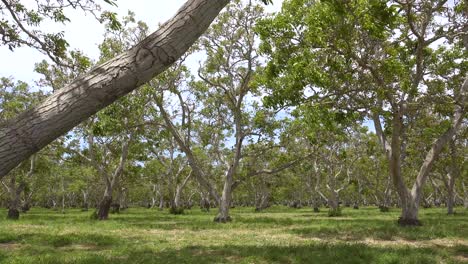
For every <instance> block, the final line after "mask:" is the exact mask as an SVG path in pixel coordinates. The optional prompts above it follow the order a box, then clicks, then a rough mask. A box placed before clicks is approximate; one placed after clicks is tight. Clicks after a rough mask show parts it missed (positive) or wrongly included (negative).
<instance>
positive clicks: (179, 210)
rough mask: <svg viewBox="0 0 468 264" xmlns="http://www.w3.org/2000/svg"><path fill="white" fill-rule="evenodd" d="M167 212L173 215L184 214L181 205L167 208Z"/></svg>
mask: <svg viewBox="0 0 468 264" xmlns="http://www.w3.org/2000/svg"><path fill="white" fill-rule="evenodd" d="M169 213H171V214H173V215H182V214H184V208H183V207H171V208H170V209H169Z"/></svg>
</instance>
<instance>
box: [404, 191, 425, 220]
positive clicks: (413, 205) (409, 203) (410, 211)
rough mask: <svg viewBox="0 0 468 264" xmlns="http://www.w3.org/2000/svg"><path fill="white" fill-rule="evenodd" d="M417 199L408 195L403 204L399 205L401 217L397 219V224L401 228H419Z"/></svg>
mask: <svg viewBox="0 0 468 264" xmlns="http://www.w3.org/2000/svg"><path fill="white" fill-rule="evenodd" d="M418 212H419V199H418V198H417V197H414V196H413V195H411V194H409V193H408V197H407V198H406V199H405V202H404V203H403V202H402V203H401V216H400V218H399V219H398V224H400V225H401V226H420V225H421V222H420V221H419V220H418Z"/></svg>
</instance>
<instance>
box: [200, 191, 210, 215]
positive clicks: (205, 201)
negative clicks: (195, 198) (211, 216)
mask: <svg viewBox="0 0 468 264" xmlns="http://www.w3.org/2000/svg"><path fill="white" fill-rule="evenodd" d="M210 207H211V205H210V199H209V195H205V193H203V192H200V209H201V210H202V211H203V212H209V211H210Z"/></svg>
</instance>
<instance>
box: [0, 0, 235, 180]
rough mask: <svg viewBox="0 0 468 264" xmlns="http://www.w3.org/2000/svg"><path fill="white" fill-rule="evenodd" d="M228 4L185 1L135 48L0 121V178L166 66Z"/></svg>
mask: <svg viewBox="0 0 468 264" xmlns="http://www.w3.org/2000/svg"><path fill="white" fill-rule="evenodd" d="M228 3H229V0H191V1H187V2H186V3H185V4H184V5H183V6H182V8H181V9H179V11H178V12H177V14H176V15H175V16H174V17H173V18H172V19H170V20H169V21H168V22H166V23H165V24H163V25H162V26H161V27H160V28H159V29H158V30H157V31H156V32H154V33H152V34H151V35H149V36H148V37H147V38H146V39H144V40H143V41H141V42H140V43H138V44H137V45H136V46H135V47H133V48H131V49H130V50H128V51H126V52H124V53H123V54H121V55H119V56H117V57H115V58H114V59H112V60H110V61H108V62H105V63H103V64H101V65H99V66H97V67H95V68H93V69H92V70H91V71H90V72H89V73H88V74H85V75H84V76H81V77H79V78H78V79H76V80H75V81H73V82H72V83H71V84H69V85H67V86H65V87H64V88H62V89H59V90H57V91H56V92H54V94H52V95H51V96H49V97H48V98H47V99H46V100H45V101H43V102H42V103H40V104H39V105H38V106H36V107H34V108H32V109H30V110H29V111H27V112H24V113H22V114H20V115H19V116H17V117H16V118H14V119H12V120H10V121H9V122H8V123H6V124H3V125H1V126H0V142H1V143H0V161H1V162H0V178H1V177H3V176H5V175H6V174H7V173H8V172H9V171H10V170H12V169H13V168H14V167H16V166H17V165H18V164H19V163H21V162H22V161H24V160H25V159H27V158H28V157H29V156H31V155H32V154H34V153H36V152H38V151H39V150H41V149H42V148H44V147H45V146H47V145H48V144H49V143H50V142H52V141H53V140H55V139H56V138H58V137H60V136H61V135H63V134H65V133H66V132H67V131H69V130H71V129H72V128H73V127H75V126H76V125H78V124H79V123H80V122H82V121H83V120H85V119H87V118H88V117H90V116H91V115H93V114H95V113H96V112H98V111H99V110H100V109H102V108H104V107H106V106H108V105H109V104H111V103H113V102H114V101H116V100H117V99H119V98H120V97H122V96H124V95H126V94H127V93H129V92H131V91H132V90H134V89H136V88H137V87H139V86H141V85H142V84H144V83H146V82H148V81H149V80H151V79H152V78H153V77H154V76H156V75H158V74H160V73H161V72H163V71H164V70H166V69H167V68H168V67H169V66H170V65H171V64H172V63H173V62H174V61H176V60H177V59H178V58H179V57H180V56H182V55H183V54H184V53H185V52H186V51H187V50H188V49H189V48H190V46H192V44H193V43H194V42H195V41H196V40H197V39H198V37H199V36H200V35H201V34H203V32H205V30H206V29H207V28H208V26H209V25H210V24H211V22H212V21H213V19H215V17H216V16H217V15H218V13H219V12H220V11H221V9H222V8H223V7H224V6H225V5H227V4H228Z"/></svg>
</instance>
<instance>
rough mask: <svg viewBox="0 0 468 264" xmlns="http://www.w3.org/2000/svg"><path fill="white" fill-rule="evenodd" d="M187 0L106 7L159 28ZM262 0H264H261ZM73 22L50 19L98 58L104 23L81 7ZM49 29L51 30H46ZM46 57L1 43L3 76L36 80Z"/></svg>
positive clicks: (125, 0) (135, 0)
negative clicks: (38, 65)
mask: <svg viewBox="0 0 468 264" xmlns="http://www.w3.org/2000/svg"><path fill="white" fill-rule="evenodd" d="M184 2H185V0H117V3H118V7H110V6H108V5H106V6H104V5H103V7H104V8H103V9H106V10H111V11H114V12H116V13H118V17H119V18H121V17H122V16H124V15H126V14H127V12H128V10H131V11H133V12H134V13H135V14H136V16H135V17H136V19H137V20H141V21H144V22H146V23H147V24H148V26H149V27H150V31H153V30H155V29H156V27H157V25H158V24H160V23H163V22H165V21H166V20H168V19H169V18H171V17H172V16H173V15H174V14H175V13H176V11H177V10H178V9H179V8H180V7H181V6H182V5H183V3H184ZM259 2H260V1H259ZM273 2H274V4H273V6H272V5H269V6H267V7H266V11H267V12H273V11H278V10H280V8H281V3H282V2H283V0H274V1H273ZM67 15H68V17H69V18H70V19H71V22H70V23H68V24H67V25H66V26H59V25H57V24H56V23H47V24H44V25H43V27H47V28H48V29H50V31H53V32H56V31H61V30H63V31H64V32H65V38H66V40H67V41H68V42H69V44H70V50H72V49H79V50H81V51H83V52H84V54H86V55H87V56H90V57H91V58H93V59H97V58H98V55H99V51H98V44H99V43H100V42H101V41H102V39H103V34H104V26H103V25H101V24H99V23H98V22H97V21H96V20H95V18H94V17H93V16H92V15H90V14H87V15H85V14H84V13H83V12H80V11H74V10H73V11H70V12H68V13H67ZM45 31H49V30H45ZM44 58H46V57H45V56H44V55H42V54H41V53H39V52H38V51H36V50H33V49H30V48H20V49H15V50H14V52H11V51H10V50H9V49H8V48H7V47H5V46H0V77H10V76H11V77H13V78H15V79H16V80H22V81H25V82H28V83H30V84H33V81H34V80H38V79H39V75H38V74H36V73H34V71H33V70H34V64H35V63H37V62H39V61H41V60H42V59H44Z"/></svg>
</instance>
